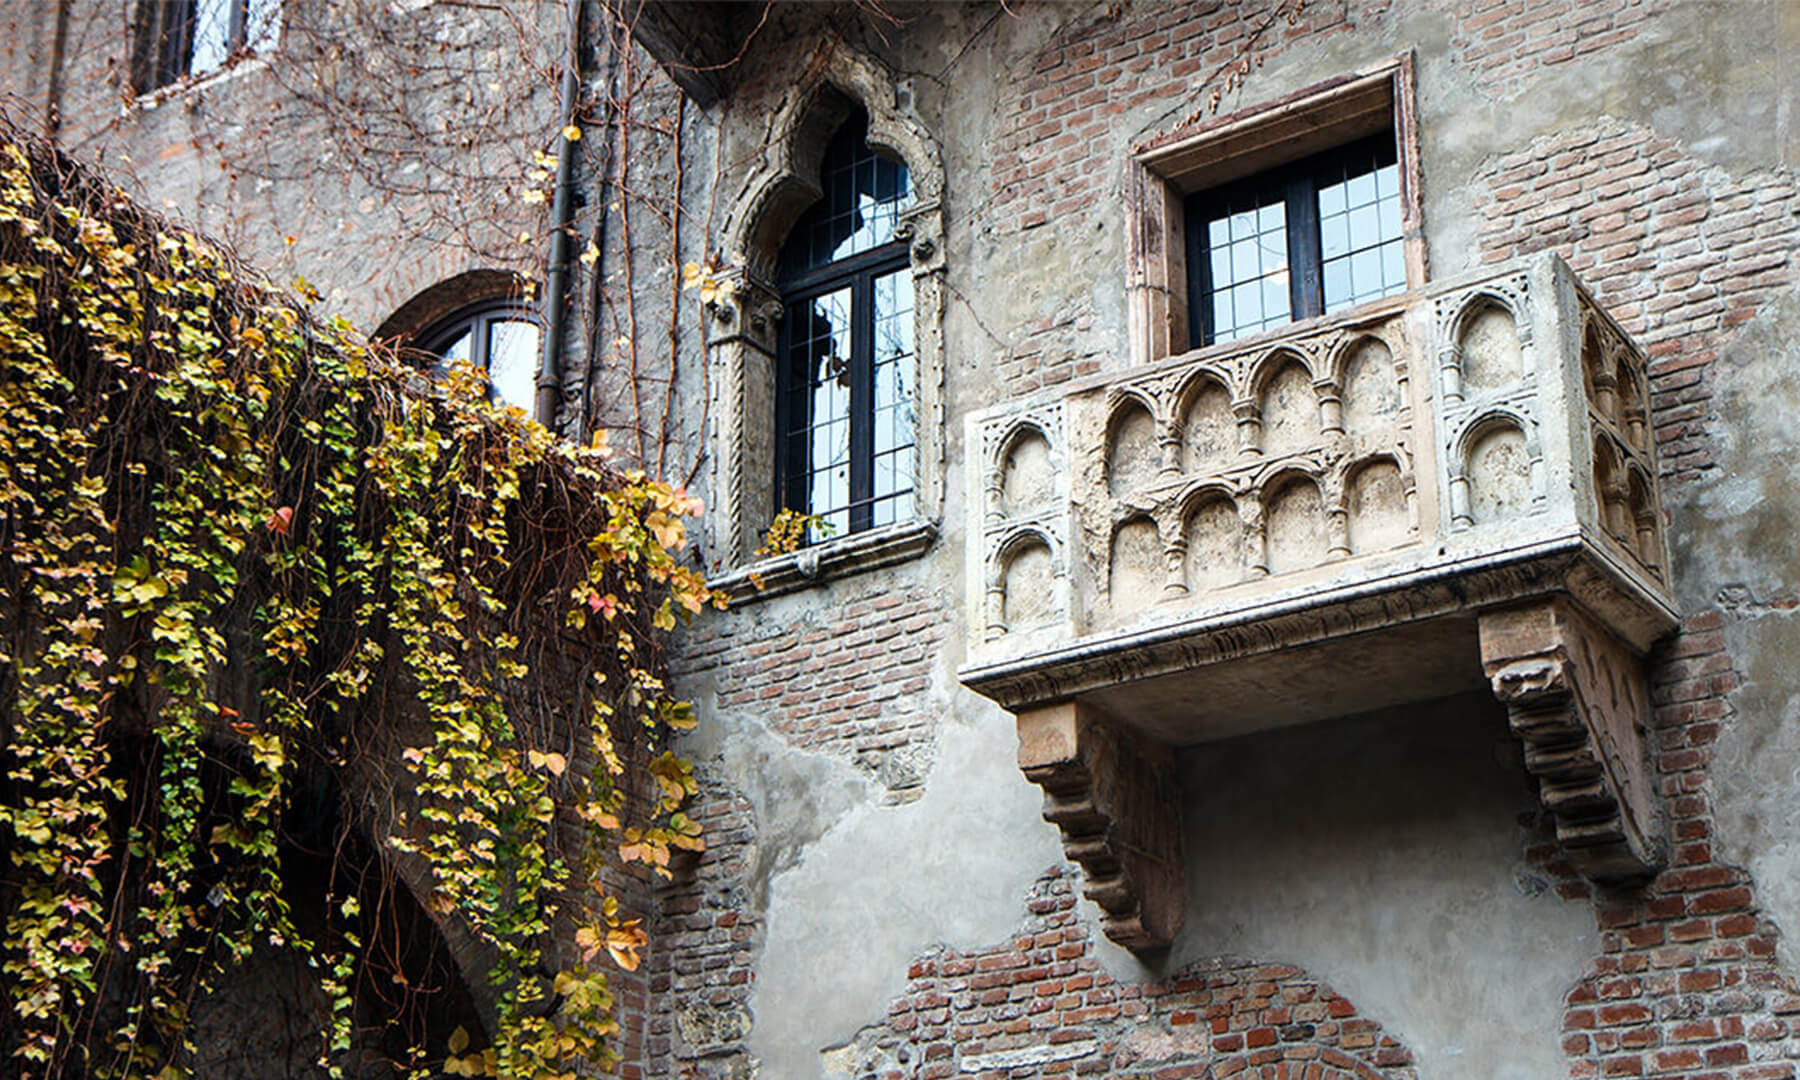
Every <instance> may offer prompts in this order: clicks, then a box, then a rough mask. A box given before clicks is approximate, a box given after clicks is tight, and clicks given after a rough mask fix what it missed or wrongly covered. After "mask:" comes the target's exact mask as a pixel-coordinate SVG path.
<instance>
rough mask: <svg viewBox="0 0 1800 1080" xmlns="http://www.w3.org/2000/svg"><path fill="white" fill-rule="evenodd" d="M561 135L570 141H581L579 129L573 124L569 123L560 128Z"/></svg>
mask: <svg viewBox="0 0 1800 1080" xmlns="http://www.w3.org/2000/svg"><path fill="white" fill-rule="evenodd" d="M562 137H563V138H565V139H567V140H569V141H570V142H580V141H581V129H580V128H579V127H577V126H575V125H574V124H570V125H568V126H567V127H565V128H563V129H562Z"/></svg>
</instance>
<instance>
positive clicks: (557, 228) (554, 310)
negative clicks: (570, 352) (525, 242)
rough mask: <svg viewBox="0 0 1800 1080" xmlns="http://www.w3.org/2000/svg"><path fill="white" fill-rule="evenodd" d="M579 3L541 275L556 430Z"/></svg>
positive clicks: (545, 402)
mask: <svg viewBox="0 0 1800 1080" xmlns="http://www.w3.org/2000/svg"><path fill="white" fill-rule="evenodd" d="M581 2H582V0H568V4H569V47H568V54H567V56H566V57H564V60H563V78H562V106H561V109H560V111H559V115H560V116H561V117H562V122H563V127H562V128H558V129H557V133H556V137H557V138H558V139H559V140H561V145H560V146H559V147H558V148H557V152H556V194H555V196H554V197H553V198H552V200H551V203H550V221H551V232H550V266H549V269H548V271H547V272H546V274H545V275H544V357H543V361H542V362H541V363H540V364H539V365H538V379H537V418H538V422H539V423H540V424H543V425H544V426H545V427H547V428H551V429H553V430H554V428H555V425H556V414H557V411H558V409H559V407H560V406H561V404H562V371H563V353H564V351H565V349H566V347H567V342H568V337H569V234H570V232H571V231H572V230H573V228H574V225H575V222H574V221H573V220H572V218H573V212H574V202H575V140H573V139H570V138H568V137H567V136H566V135H564V134H563V128H567V127H571V126H574V125H575V121H576V115H575V105H576V99H577V97H578V96H579V94H580V91H581V71H580V65H581V51H580V50H581Z"/></svg>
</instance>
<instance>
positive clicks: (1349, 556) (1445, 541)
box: [961, 255, 1676, 948]
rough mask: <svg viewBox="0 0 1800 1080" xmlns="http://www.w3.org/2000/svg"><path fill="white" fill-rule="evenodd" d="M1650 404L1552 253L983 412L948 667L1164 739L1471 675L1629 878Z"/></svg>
mask: <svg viewBox="0 0 1800 1080" xmlns="http://www.w3.org/2000/svg"><path fill="white" fill-rule="evenodd" d="M1648 402H1649V388H1648V382H1647V375H1646V368H1645V361H1644V356H1643V353H1642V351H1641V350H1639V349H1638V348H1637V346H1636V345H1635V344H1633V343H1632V342H1631V340H1630V339H1629V338H1628V337H1627V336H1626V335H1625V333H1624V332H1623V331H1622V330H1621V329H1620V328H1619V326H1618V324H1617V323H1616V322H1614V321H1613V319H1612V318H1611V317H1610V316H1608V315H1607V314H1606V313H1605V312H1604V311H1603V310H1602V309H1601V308H1600V307H1599V305H1598V304H1596V303H1595V302H1594V300H1593V298H1592V296H1591V295H1590V294H1589V293H1588V292H1587V291H1586V290H1585V289H1584V288H1582V286H1581V285H1580V283H1579V282H1578V281H1577V280H1576V278H1575V276H1574V274H1573V273H1572V272H1571V271H1570V270H1569V269H1568V267H1567V266H1566V265H1565V264H1564V263H1562V262H1561V261H1560V260H1559V259H1557V258H1555V257H1554V256H1551V255H1544V256H1539V257H1535V258H1533V259H1531V260H1529V261H1527V262H1521V263H1517V264H1512V265H1508V266H1505V267H1502V268H1499V269H1495V270H1491V271H1488V272H1485V273H1483V274H1481V275H1480V276H1477V277H1471V278H1468V279H1464V280H1460V281H1453V282H1448V283H1442V284H1434V285H1433V286H1431V287H1430V288H1427V289H1424V290H1418V291H1414V292H1411V293H1407V294H1405V295H1403V296H1398V297H1394V298H1391V299H1390V300H1387V301H1383V302H1381V303H1379V304H1375V305H1368V306H1365V307H1362V308H1358V309H1357V310H1355V311H1354V312H1350V313H1347V314H1346V315H1344V316H1341V317H1328V318H1326V319H1315V320H1310V321H1308V322H1305V323H1301V324H1298V325H1296V326H1293V327H1290V328H1287V329H1286V330H1285V331H1284V332H1281V333H1276V334H1269V335H1263V336H1261V337H1258V338H1254V339H1248V340H1243V341H1236V342H1229V343H1225V344H1220V345H1215V346H1210V347H1208V348H1204V349H1198V350H1193V351H1190V352H1188V353H1185V354H1182V355H1180V356H1176V357H1172V358H1170V359H1167V360H1164V361H1162V362H1159V363H1157V364H1154V365H1150V366H1146V367H1141V368H1136V369H1132V370H1127V371H1121V372H1117V373H1108V374H1104V375H1100V376H1095V377H1092V378H1089V379H1086V380H1083V381H1080V382H1076V383H1073V384H1069V385H1067V386H1064V387H1061V388H1058V389H1057V390H1055V391H1051V392H1046V393H1042V394H1038V395H1034V396H1031V397H1029V398H1024V399H1020V400H1017V401H1011V402H1007V403H1004V404H1002V405H999V406H996V407H993V408H990V409H986V410H984V411H981V412H979V413H976V414H974V415H973V416H971V417H970V418H969V419H968V421H967V424H968V428H967V441H966V443H965V445H966V446H968V447H969V448H970V449H969V452H968V454H967V455H966V460H967V468H968V470H969V474H968V486H967V488H966V490H968V491H969V492H970V493H971V497H970V500H969V521H968V537H969V542H968V553H967V558H968V577H967V580H968V581H970V582H971V583H972V588H971V590H970V596H969V598H968V609H967V618H968V625H969V626H970V627H971V633H970V635H969V641H970V646H969V655H968V661H967V663H966V664H965V666H964V667H963V668H962V670H961V677H962V679H963V681H964V682H965V683H967V684H968V685H969V686H971V687H973V688H974V689H976V690H978V691H980V692H981V693H983V694H986V695H987V696H989V697H991V698H993V699H994V700H996V701H998V702H999V703H1000V704H1001V705H1003V706H1005V707H1006V708H1008V709H1010V710H1012V711H1013V712H1015V713H1017V714H1018V715H1019V717H1020V722H1021V725H1022V727H1021V730H1022V731H1023V730H1024V727H1025V725H1027V723H1028V721H1030V722H1032V723H1037V724H1039V726H1041V720H1039V721H1031V718H1032V717H1041V716H1042V715H1045V714H1044V713H1043V710H1046V709H1054V710H1057V715H1058V716H1063V717H1064V719H1063V720H1061V721H1059V722H1060V723H1064V724H1065V725H1068V724H1072V725H1075V727H1077V728H1081V729H1082V730H1087V729H1088V728H1091V727H1093V726H1094V725H1114V726H1117V727H1119V728H1120V729H1121V730H1122V732H1123V734H1121V735H1120V736H1119V738H1118V740H1115V741H1117V742H1118V744H1119V745H1127V746H1131V745H1141V744H1154V745H1155V746H1158V747H1163V748H1167V747H1180V746H1184V745H1190V744H1193V743H1197V742H1202V741H1206V740H1209V739H1217V738H1224V737H1228V736H1231V735H1236V734H1241V733H1244V732H1248V731H1254V730H1259V729H1263V728H1268V727H1275V726H1280V725H1284V724H1293V723H1302V722H1307V721H1312V720H1320V719H1324V718H1327V717H1332V716H1341V715H1348V714H1351V713H1356V712H1362V711H1365V710H1368V709H1373V708H1380V707H1385V706H1390V705H1398V704H1403V703H1406V702H1410V701H1419V700H1426V699H1431V698H1436V697H1441V696H1445V695H1448V694H1451V693H1456V692H1459V691H1463V690H1467V689H1470V688H1474V687H1480V686H1483V685H1489V686H1490V687H1491V689H1492V690H1493V691H1494V692H1495V693H1496V694H1498V695H1499V697H1500V698H1501V700H1502V701H1504V702H1506V703H1507V705H1508V708H1509V713H1510V714H1511V716H1512V719H1513V724H1514V729H1515V731H1516V732H1517V733H1518V734H1519V736H1520V738H1521V739H1522V740H1523V741H1524V742H1525V744H1526V749H1527V766H1528V767H1529V768H1530V769H1531V770H1532V772H1533V774H1534V775H1537V776H1538V777H1539V779H1540V783H1541V785H1542V787H1543V792H1544V799H1545V802H1546V805H1547V806H1548V807H1549V809H1550V810H1551V811H1552V813H1553V814H1555V815H1556V817H1557V821H1558V824H1559V829H1560V831H1561V833H1562V837H1563V842H1564V844H1565V847H1566V848H1567V849H1568V851H1569V854H1570V856H1571V859H1572V860H1573V861H1574V862H1576V863H1577V865H1579V866H1581V867H1582V868H1583V869H1584V871H1586V872H1587V873H1588V874H1589V876H1590V877H1593V878H1594V879H1596V880H1599V881H1605V882H1614V881H1621V880H1626V879H1630V878H1634V877H1640V876H1643V875H1646V874H1648V873H1650V872H1652V871H1653V870H1654V869H1655V867H1656V866H1657V865H1658V863H1659V861H1660V859H1661V849H1662V840H1661V830H1660V826H1659V824H1658V820H1659V819H1658V814H1657V811H1656V807H1655V804H1654V797H1653V792H1652V791H1650V790H1649V784H1648V780H1647V775H1648V774H1647V773H1646V771H1645V767H1644V764H1643V745H1642V742H1643V739H1642V732H1643V730H1644V727H1645V725H1646V724H1647V722H1648V704H1647V703H1648V700H1649V697H1648V693H1647V691H1646V690H1645V686H1644V674H1643V668H1642V656H1643V654H1644V652H1645V651H1646V650H1647V649H1648V648H1649V647H1650V645H1651V644H1652V642H1654V641H1655V639H1656V638H1658V637H1659V636H1661V635H1663V634H1664V633H1666V632H1668V631H1669V630H1670V629H1672V628H1673V627H1674V625H1675V622H1676V610H1675V605H1674V601H1673V599H1672V593H1671V589H1670V582H1669V580H1668V568H1669V557H1668V550H1667V538H1666V536H1665V535H1664V533H1665V530H1664V525H1663V514H1662V509H1661V498H1660V492H1659V490H1658V479H1657V470H1656V462H1655V447H1654V439H1653V434H1652V430H1651V426H1650V423H1649V417H1648V412H1647V406H1648ZM1071 709H1072V710H1074V712H1073V713H1069V714H1068V715H1070V716H1075V717H1077V718H1078V719H1068V717H1067V716H1064V714H1065V713H1068V710H1071ZM1558 710H1560V712H1558ZM1549 713H1557V715H1559V716H1560V717H1561V719H1560V720H1555V719H1554V718H1550V719H1547V718H1546V717H1547V715H1548V714H1549ZM1072 730H1073V728H1072ZM1109 745H1110V744H1109ZM1157 752H1158V753H1160V752H1161V751H1160V750H1158V751H1157ZM1022 764H1025V765H1026V767H1027V771H1028V773H1034V770H1035V773H1034V775H1035V776H1043V775H1049V773H1048V772H1047V769H1048V766H1047V765H1045V764H1044V763H1037V764H1036V765H1033V764H1032V763H1026V762H1022ZM1084 768H1085V766H1084ZM1089 771H1091V770H1089ZM1080 773H1081V770H1073V771H1072V770H1071V769H1068V768H1065V769H1062V770H1061V771H1060V772H1058V773H1057V775H1058V776H1059V777H1062V778H1063V780H1062V783H1061V786H1060V787H1059V789H1058V792H1057V794H1056V798H1057V799H1058V800H1061V801H1062V802H1063V803H1067V802H1068V800H1069V799H1070V798H1072V797H1075V796H1072V795H1071V792H1070V790H1069V783H1068V781H1067V777H1068V776H1070V775H1077V774H1080ZM1138 802H1144V800H1138ZM1159 812H1160V811H1159ZM1063 816H1064V817H1065V818H1066V817H1067V814H1066V812H1065V813H1064V814H1063ZM1090 824H1091V823H1090ZM1119 828H1120V829H1121V830H1124V831H1125V832H1130V831H1131V830H1132V829H1138V830H1139V831H1141V824H1140V825H1128V824H1121V825H1120V826H1119ZM1090 833H1091V829H1090ZM1084 842H1085V843H1087V844H1088V848H1089V849H1091V847H1092V843H1093V837H1092V836H1091V835H1089V836H1088V838H1087V840H1086V841H1084ZM1158 877H1159V879H1162V878H1164V877H1166V875H1162V874H1160V873H1159V875H1158ZM1107 889H1108V892H1109V895H1115V896H1116V895H1117V893H1118V891H1119V889H1118V884H1117V882H1116V881H1113V882H1110V883H1109V884H1108V886H1107ZM1151 892H1152V893H1154V897H1160V898H1163V899H1162V900H1156V899H1154V897H1153V898H1152V903H1158V902H1170V901H1168V899H1167V898H1168V895H1169V890H1168V889H1167V888H1166V887H1163V886H1161V885H1159V886H1158V887H1157V888H1156V889H1154V890H1151ZM1142 900H1143V897H1139V898H1138V901H1137V902H1139V903H1140V906H1141V902H1142ZM1175 900H1176V901H1178V900H1179V896H1178V894H1177V895H1176V896H1175ZM1126 907H1128V908H1129V907H1130V905H1126ZM1109 910H1112V909H1110V908H1109ZM1131 910H1132V911H1134V912H1137V909H1136V908H1132V909H1131ZM1130 924H1131V926H1132V930H1131V931H1130V935H1129V936H1130V937H1131V939H1132V940H1130V941H1127V942H1126V943H1127V944H1131V945H1133V947H1139V948H1142V947H1153V946H1146V945H1145V939H1146V932H1145V930H1144V927H1146V926H1149V927H1156V928H1167V927H1168V926H1169V925H1170V916H1169V913H1168V912H1166V911H1147V912H1137V913H1136V914H1133V915H1132V917H1131V919H1130ZM1168 933H1172V931H1168ZM1152 936H1156V937H1161V936H1164V935H1163V934H1161V933H1160V932H1159V933H1158V934H1156V935H1152ZM1121 940H1124V938H1123V937H1121Z"/></svg>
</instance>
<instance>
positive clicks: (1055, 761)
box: [1018, 702, 1185, 950]
mask: <svg viewBox="0 0 1800 1080" xmlns="http://www.w3.org/2000/svg"><path fill="white" fill-rule="evenodd" d="M1018 721H1019V767H1020V768H1021V769H1023V770H1024V772H1025V776H1026V778H1027V779H1029V780H1030V781H1031V782H1032V783H1034V784H1037V785H1038V786H1039V787H1041V788H1043V789H1044V820H1046V821H1048V822H1050V823H1051V824H1053V825H1055V826H1056V827H1057V828H1058V829H1059V830H1060V831H1061V832H1062V842H1063V851H1064V852H1066V853H1067V854H1068V856H1069V858H1070V859H1071V860H1073V861H1074V862H1076V863H1079V864H1080V865H1081V869H1082V877H1083V879H1084V885H1083V895H1085V896H1086V897H1087V898H1088V899H1089V900H1092V901H1093V902H1094V903H1095V904H1098V905H1099V906H1100V909H1101V911H1103V912H1104V913H1105V915H1104V918H1103V919H1102V927H1103V929H1104V930H1105V931H1106V936H1107V937H1109V938H1111V939H1112V940H1113V941H1115V942H1117V943H1119V944H1120V945H1123V946H1124V947H1126V948H1128V949H1135V950H1145V949H1157V948H1162V947H1164V946H1166V945H1168V944H1169V943H1170V942H1172V941H1173V940H1174V939H1175V934H1176V932H1177V931H1179V930H1180V929H1181V921H1182V911H1183V908H1184V907H1185V901H1184V896H1183V891H1182V879H1181V812H1180V806H1179V803H1178V800H1177V790H1178V789H1177V787H1176V783H1175V780H1174V776H1173V772H1172V769H1171V761H1170V754H1169V749H1168V747H1166V746H1163V745H1161V744H1160V743H1156V742H1154V741H1152V740H1149V739H1146V738H1143V737H1141V736H1138V735H1136V734H1134V733H1132V732H1130V731H1127V730H1126V729H1124V728H1123V727H1121V726H1120V725H1118V724H1116V723H1113V722H1112V721H1110V720H1109V719H1107V718H1106V717H1104V716H1102V715H1100V714H1099V713H1097V712H1096V711H1094V710H1093V709H1090V708H1088V707H1086V706H1084V705H1082V704H1080V703H1079V702H1063V703H1060V704H1057V705H1050V706H1046V707H1044V708H1039V709H1032V710H1029V711H1027V712H1022V713H1020V714H1019V716H1018Z"/></svg>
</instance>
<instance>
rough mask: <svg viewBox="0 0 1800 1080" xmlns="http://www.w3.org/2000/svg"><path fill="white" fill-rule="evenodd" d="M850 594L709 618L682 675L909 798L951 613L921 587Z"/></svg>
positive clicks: (925, 746)
mask: <svg viewBox="0 0 1800 1080" xmlns="http://www.w3.org/2000/svg"><path fill="white" fill-rule="evenodd" d="M853 588H854V589H856V592H853V593H852V595H850V596H849V597H846V598H844V599H842V600H841V601H837V602H833V603H830V604H827V605H824V606H810V605H809V606H806V607H803V608H799V609H796V608H794V607H792V606H791V603H789V604H784V605H783V606H782V608H781V609H780V614H771V615H770V616H769V617H761V615H762V613H760V612H758V611H757V609H756V608H755V607H749V608H747V609H741V610H743V611H744V613H743V614H741V615H735V616H727V617H725V618H719V619H709V620H704V621H703V623H702V625H701V626H700V627H699V628H698V629H697V630H695V631H694V632H693V633H692V634H690V635H689V636H688V638H687V640H686V642H685V643H684V648H683V655H682V658H681V660H680V661H679V662H678V667H679V670H680V671H681V672H683V673H687V674H691V673H694V672H700V671H704V672H706V673H707V674H708V675H709V677H710V678H711V679H712V680H713V681H714V683H715V685H716V686H717V687H718V707H719V709H720V710H723V711H730V712H733V713H737V714H740V715H749V716H755V717H758V718H760V719H762V720H763V721H764V722H765V723H766V724H767V725H768V727H769V728H770V730H772V731H774V732H776V733H777V734H779V735H781V736H782V737H783V738H784V739H785V740H786V741H787V742H788V743H789V744H790V745H792V746H794V747H796V748H799V749H804V750H816V751H821V752H824V753H829V754H834V755H837V756H840V757H842V758H845V759H846V760H849V761H853V762H855V763H856V764H857V765H859V766H860V767H862V768H864V769H866V770H867V771H868V772H869V773H871V774H872V775H873V777H874V778H875V779H876V780H877V782H879V783H880V784H881V785H882V786H883V787H884V788H886V789H887V790H888V791H889V792H890V794H891V797H892V798H894V799H895V800H896V801H906V800H907V799H910V798H912V797H914V796H916V795H917V789H918V786H919V785H920V784H921V783H923V782H924V777H925V771H926V768H927V766H928V765H929V755H930V749H931V736H932V727H933V720H932V712H931V703H930V700H929V695H928V691H929V689H930V687H931V678H932V673H933V671H934V670H936V669H937V668H938V666H939V665H940V664H941V662H942V661H943V660H944V657H943V655H942V650H943V645H944V641H945V639H946V637H947V636H948V632H949V621H950V619H951V618H952V617H953V614H954V612H953V608H952V605H951V604H950V602H948V601H947V599H946V598H945V594H944V592H943V591H942V590H936V589H928V588H925V587H924V586H922V585H916V584H912V585H900V586H896V587H894V588H892V589H891V590H888V589H883V588H880V587H878V586H875V587H871V586H870V585H869V584H868V583H866V582H864V583H857V584H856V585H853V586H846V587H845V591H850V590H851V589H853ZM777 603H780V602H779V601H777Z"/></svg>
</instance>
